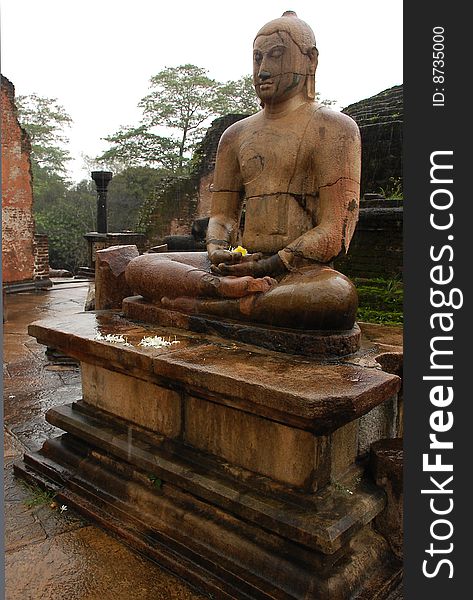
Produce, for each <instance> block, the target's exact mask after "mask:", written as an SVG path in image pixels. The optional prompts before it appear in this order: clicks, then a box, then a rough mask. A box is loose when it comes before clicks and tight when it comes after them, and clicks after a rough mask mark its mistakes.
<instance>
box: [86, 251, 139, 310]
mask: <svg viewBox="0 0 473 600" xmlns="http://www.w3.org/2000/svg"><path fill="white" fill-rule="evenodd" d="M139 254H140V253H139V252H138V248H137V247H136V246H133V245H128V246H112V247H110V248H106V249H104V250H97V252H96V253H95V309H96V310H104V309H107V308H120V307H121V305H122V300H123V298H126V297H127V296H129V295H130V294H131V290H130V288H129V286H128V284H127V282H126V279H125V268H126V266H127V264H128V263H129V262H130V261H131V260H132V259H133V258H136V257H137V256H139Z"/></svg>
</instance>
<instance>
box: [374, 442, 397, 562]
mask: <svg viewBox="0 0 473 600" xmlns="http://www.w3.org/2000/svg"><path fill="white" fill-rule="evenodd" d="M370 463H371V471H372V473H373V477H374V479H375V481H376V483H377V485H379V486H380V487H382V488H383V489H384V490H385V492H386V496H387V503H386V507H385V509H384V510H383V512H382V513H380V514H379V515H378V516H377V518H376V520H375V524H376V528H377V529H378V531H380V532H381V533H382V534H383V536H384V537H385V538H386V539H387V540H388V542H389V544H390V546H391V548H392V550H393V552H394V553H395V555H396V556H397V557H398V558H400V559H402V557H403V540H404V534H403V529H404V528H403V510H404V503H403V501H404V495H403V447H402V439H401V438H395V439H384V440H379V441H377V442H375V443H374V444H373V445H372V446H371V457H370Z"/></svg>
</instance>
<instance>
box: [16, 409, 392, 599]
mask: <svg viewBox="0 0 473 600" xmlns="http://www.w3.org/2000/svg"><path fill="white" fill-rule="evenodd" d="M56 412H57V414H59V413H60V412H62V414H63V417H64V418H66V416H67V412H65V409H60V411H56ZM73 412H74V411H73ZM71 416H72V418H73V420H75V421H76V427H85V424H84V423H83V424H82V426H81V425H79V423H78V421H77V419H75V417H74V416H73V415H71ZM76 416H77V415H76ZM90 424H91V425H92V421H91V423H90ZM69 425H70V426H68V428H69V429H70V430H71V431H73V430H74V438H75V441H74V442H73V443H71V444H69V442H68V440H67V436H66V437H65V438H64V437H63V439H62V440H60V441H55V442H50V443H49V444H48V445H47V446H46V447H45V448H44V450H43V452H42V455H35V456H27V457H25V460H26V461H27V462H26V464H25V465H23V466H21V465H20V466H19V469H20V470H22V471H25V470H26V471H25V472H26V473H27V474H28V475H29V476H31V475H32V474H33V471H32V469H34V470H35V471H36V476H44V475H46V476H48V477H49V478H52V481H56V482H57V483H58V484H59V485H60V486H61V489H60V491H59V497H60V498H61V501H64V502H67V503H68V504H70V505H71V506H75V507H77V508H78V509H79V510H81V511H83V512H85V513H86V514H88V515H90V516H92V517H93V518H95V519H97V520H98V521H99V522H100V523H102V524H103V525H105V526H107V527H112V528H113V530H114V531H116V532H117V533H119V534H120V535H121V536H123V537H124V538H125V539H126V540H127V541H128V543H130V544H132V545H133V546H134V547H136V548H139V549H140V550H141V551H142V552H145V553H146V554H147V555H148V556H150V557H152V558H154V559H155V560H158V561H159V562H160V563H161V564H163V565H164V566H166V567H168V568H170V569H171V570H173V571H174V572H176V573H178V574H181V575H183V576H184V577H185V578H186V579H188V580H190V581H193V582H194V583H196V584H200V585H202V584H204V585H205V587H206V589H207V590H208V591H209V592H212V593H214V594H216V595H217V597H222V598H242V599H243V598H245V599H246V600H250V599H252V598H256V597H258V598H261V599H262V600H263V599H264V600H269V599H270V598H274V597H275V596H276V597H280V598H285V599H287V600H289V599H298V600H302V599H305V598H307V597H311V595H312V594H313V593H316V594H317V596H316V597H317V598H320V599H321V600H322V599H326V598H327V599H328V598H330V599H332V598H336V599H340V600H342V599H344V598H348V597H350V595H351V594H352V592H353V590H355V589H356V590H357V591H358V592H359V591H361V590H363V591H366V592H367V597H375V595H374V594H372V595H371V596H370V595H369V593H370V592H369V591H368V590H370V591H371V592H372V591H373V589H376V588H378V591H379V588H381V587H383V588H384V590H385V592H389V589H390V588H391V587H392V586H393V585H395V584H396V582H397V581H398V575H399V564H398V563H397V561H395V560H393V559H392V557H390V554H389V551H388V549H387V545H386V543H385V541H384V540H383V539H382V538H381V537H380V536H378V535H376V534H374V533H373V532H372V530H371V528H370V527H363V523H366V522H369V521H370V520H371V519H372V518H373V516H374V514H376V512H378V511H379V510H380V508H381V506H382V504H381V506H380V505H379V504H378V501H377V500H376V497H377V494H378V493H379V492H378V493H377V492H375V490H374V489H373V488H370V484H368V483H360V482H359V481H358V482H357V483H355V484H354V486H351V489H350V488H349V487H348V485H349V484H348V482H347V483H345V485H346V488H343V486H339V487H337V488H334V489H330V490H326V493H322V494H321V495H318V494H317V495H315V496H314V495H312V494H311V495H308V496H305V498H306V500H305V501H304V497H300V498H299V499H298V498H297V497H296V496H292V497H286V498H284V496H283V497H281V496H279V498H278V496H275V495H274V494H272V495H271V494H269V495H268V493H266V494H261V493H258V492H256V491H255V490H253V491H252V490H251V485H246V486H243V487H242V484H241V483H238V482H237V481H235V480H233V481H232V480H231V479H228V476H227V478H225V477H224V478H220V479H219V478H218V477H217V478H216V473H215V470H214V469H211V471H207V473H206V471H205V469H203V465H198V464H195V463H194V465H193V467H192V468H189V467H186V466H185V464H182V457H180V456H179V454H175V455H173V457H172V460H171V461H169V460H168V462H167V465H166V459H165V455H163V453H162V451H161V450H160V449H159V448H156V447H154V448H153V447H151V446H150V445H149V443H146V441H144V440H143V445H141V446H140V438H139V435H134V436H133V438H132V441H133V443H132V447H131V448H129V447H128V448H127V446H128V444H127V441H126V440H127V432H126V431H125V430H123V434H122V435H120V434H118V435H117V433H118V432H117V430H116V429H114V430H113V432H112V431H110V435H109V436H108V438H107V439H108V441H107V442H106V440H105V438H103V436H102V435H100V434H99V436H98V437H96V438H94V439H93V438H92V437H90V438H89V441H88V442H87V445H83V444H82V443H81V444H78V442H77V434H78V433H79V429H77V428H74V426H73V423H72V421H71V422H70V423H69ZM101 429H102V427H100V428H99V431H100V430H101ZM85 431H86V429H82V433H85ZM92 431H93V428H92V429H89V433H90V434H92ZM94 442H99V444H100V447H99V448H97V447H96V446H94ZM105 443H106V444H107V448H106V450H105V446H104V444H105ZM120 445H121V448H122V449H121V450H120ZM140 448H141V450H140ZM146 453H149V458H148V459H146ZM120 455H121V456H124V457H125V456H126V462H124V460H123V459H120ZM194 460H195V455H194ZM146 461H147V462H148V466H146ZM137 465H138V466H137ZM150 468H151V469H153V470H150ZM149 473H155V474H156V475H157V476H158V477H159V485H158V486H156V484H155V483H154V482H155V481H156V479H155V478H150V477H148V476H147V474H149ZM165 473H166V475H167V477H165ZM41 474H42V475H41ZM206 474H207V475H210V477H208V479H207V480H206ZM176 478H178V479H179V480H180V481H179V486H178V487H175V485H174V483H175V482H176ZM206 481H207V483H206ZM183 489H184V490H186V489H188V490H193V492H192V493H190V494H189V493H186V492H185V491H182V490H183ZM110 492H112V494H110ZM378 498H379V500H381V502H382V498H381V497H379V496H378ZM209 500H210V501H209ZM281 502H282V504H281ZM219 506H221V507H222V508H219ZM230 507H231V509H230V510H229V508H230ZM240 514H241V516H240ZM117 517H118V520H117ZM242 517H243V518H242ZM334 518H335V521H333V520H332V519H334ZM273 531H278V533H277V535H275V534H274V533H273ZM288 535H289V537H288ZM301 536H302V537H301ZM294 537H295V538H296V539H299V542H298V543H294V542H293V541H291V539H292V538H294ZM350 538H351V542H350V543H349V544H348V543H347V542H348V540H349V539H350ZM311 540H312V543H315V544H316V547H318V548H319V550H314V549H309V548H308V547H307V546H306V544H309V545H311ZM301 542H302V544H301ZM337 547H338V548H339V549H340V550H339V551H335V552H334V549H335V548H337ZM321 548H324V549H325V551H322V552H321ZM330 548H331V550H330ZM327 550H328V552H329V554H326V553H325V552H326V551H327ZM209 565H211V568H210V570H208V567H209ZM373 575H374V577H373ZM373 583H374V585H375V588H373ZM378 597H379V598H382V597H383V596H378Z"/></svg>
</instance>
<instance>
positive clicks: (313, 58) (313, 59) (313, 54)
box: [307, 46, 319, 75]
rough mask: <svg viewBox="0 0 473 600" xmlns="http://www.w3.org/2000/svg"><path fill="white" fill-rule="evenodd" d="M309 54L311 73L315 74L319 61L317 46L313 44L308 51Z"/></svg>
mask: <svg viewBox="0 0 473 600" xmlns="http://www.w3.org/2000/svg"><path fill="white" fill-rule="evenodd" d="M307 56H308V57H309V75H315V71H316V70H317V64H318V62H319V51H318V50H317V48H316V47H315V46H312V48H310V49H309V51H308V52H307Z"/></svg>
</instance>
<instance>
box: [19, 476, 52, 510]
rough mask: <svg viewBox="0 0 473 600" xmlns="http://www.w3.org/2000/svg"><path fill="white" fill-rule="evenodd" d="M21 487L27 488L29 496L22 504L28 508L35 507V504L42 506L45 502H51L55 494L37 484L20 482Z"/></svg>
mask: <svg viewBox="0 0 473 600" xmlns="http://www.w3.org/2000/svg"><path fill="white" fill-rule="evenodd" d="M22 485H23V487H24V488H25V489H26V490H27V492H28V494H29V498H27V499H26V500H25V501H24V504H25V505H26V506H27V507H28V508H36V507H37V506H44V505H45V504H51V502H52V501H53V500H54V498H55V496H56V494H55V493H54V492H49V491H47V490H44V489H43V488H41V487H39V486H38V485H30V484H28V483H26V482H22Z"/></svg>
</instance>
